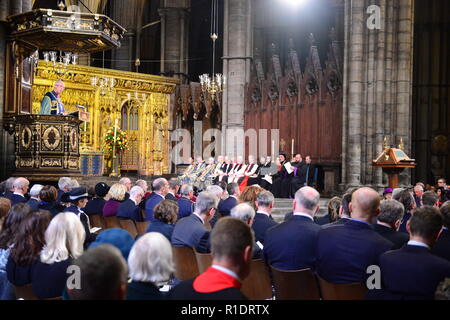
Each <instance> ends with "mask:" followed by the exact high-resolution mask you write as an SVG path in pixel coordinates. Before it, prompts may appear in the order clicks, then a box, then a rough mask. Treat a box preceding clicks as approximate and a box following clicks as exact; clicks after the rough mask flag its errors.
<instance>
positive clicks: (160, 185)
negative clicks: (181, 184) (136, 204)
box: [145, 178, 169, 221]
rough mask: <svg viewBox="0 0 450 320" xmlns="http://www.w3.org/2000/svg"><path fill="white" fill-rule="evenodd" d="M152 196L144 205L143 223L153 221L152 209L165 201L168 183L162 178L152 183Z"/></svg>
mask: <svg viewBox="0 0 450 320" xmlns="http://www.w3.org/2000/svg"><path fill="white" fill-rule="evenodd" d="M152 187H153V193H152V196H151V197H150V198H149V199H148V200H147V202H146V203H145V221H155V218H154V217H153V208H154V207H155V206H156V205H157V204H158V203H160V202H161V201H163V200H165V198H166V195H167V192H169V183H168V182H167V180H166V179H164V178H158V179H156V180H155V181H153V185H152Z"/></svg>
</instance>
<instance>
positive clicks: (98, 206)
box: [83, 182, 110, 216]
mask: <svg viewBox="0 0 450 320" xmlns="http://www.w3.org/2000/svg"><path fill="white" fill-rule="evenodd" d="M109 189H110V188H109V186H108V185H107V184H106V183H104V182H99V183H97V184H96V185H95V189H94V190H95V197H94V198H92V199H91V200H89V201H88V203H87V205H86V207H84V210H83V211H84V212H85V213H86V214H87V215H88V216H90V215H91V214H99V215H101V214H103V207H104V206H105V203H106V200H105V197H106V195H107V194H108V192H109Z"/></svg>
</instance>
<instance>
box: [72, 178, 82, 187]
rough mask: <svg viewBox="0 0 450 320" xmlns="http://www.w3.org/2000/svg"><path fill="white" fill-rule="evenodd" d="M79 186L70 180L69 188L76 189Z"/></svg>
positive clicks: (76, 182) (73, 180) (75, 181)
mask: <svg viewBox="0 0 450 320" xmlns="http://www.w3.org/2000/svg"><path fill="white" fill-rule="evenodd" d="M79 186H80V184H79V183H78V181H77V180H75V179H70V187H71V188H72V189H75V188H78V187H79Z"/></svg>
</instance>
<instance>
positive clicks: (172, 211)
mask: <svg viewBox="0 0 450 320" xmlns="http://www.w3.org/2000/svg"><path fill="white" fill-rule="evenodd" d="M153 216H154V218H155V221H154V222H152V223H150V225H149V226H148V227H147V231H146V232H158V233H161V234H162V235H163V236H165V237H166V238H167V240H169V241H171V240H172V234H173V229H174V227H175V223H176V222H177V218H178V205H177V203H176V202H174V201H172V200H163V201H161V202H160V203H158V204H157V205H156V206H155V208H154V209H153Z"/></svg>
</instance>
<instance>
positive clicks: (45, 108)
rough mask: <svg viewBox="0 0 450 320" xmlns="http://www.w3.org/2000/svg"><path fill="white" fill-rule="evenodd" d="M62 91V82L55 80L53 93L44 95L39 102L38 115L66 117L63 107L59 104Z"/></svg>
mask: <svg viewBox="0 0 450 320" xmlns="http://www.w3.org/2000/svg"><path fill="white" fill-rule="evenodd" d="M63 91H64V82H63V81H62V80H57V81H56V82H55V86H54V88H53V91H49V92H47V93H46V94H45V95H44V98H42V101H41V111H40V112H39V113H40V114H51V115H63V116H65V115H67V113H66V110H65V109H64V105H63V104H62V102H61V98H60V96H59V95H60V94H61V93H62V92H63Z"/></svg>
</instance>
